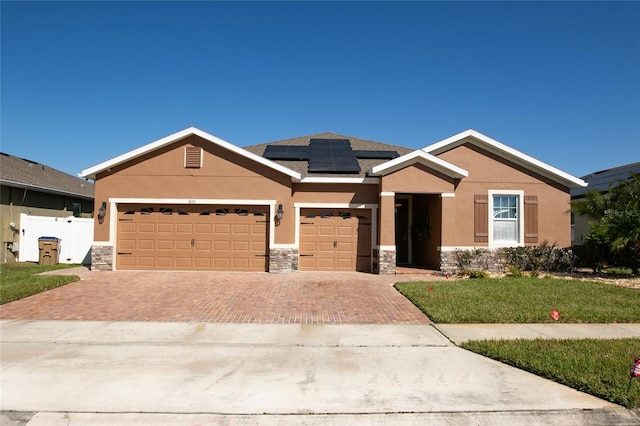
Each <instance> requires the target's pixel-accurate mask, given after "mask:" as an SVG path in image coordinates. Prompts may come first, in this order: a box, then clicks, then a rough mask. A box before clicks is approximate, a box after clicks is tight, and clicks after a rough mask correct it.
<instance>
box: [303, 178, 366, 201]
mask: <svg viewBox="0 0 640 426" xmlns="http://www.w3.org/2000/svg"><path fill="white" fill-rule="evenodd" d="M378 191H379V186H378V185H370V184H367V185H364V184H344V183H331V184H319V183H304V184H303V183H294V184H293V201H294V202H296V203H349V204H378Z"/></svg>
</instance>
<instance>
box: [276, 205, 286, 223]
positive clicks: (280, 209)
mask: <svg viewBox="0 0 640 426" xmlns="http://www.w3.org/2000/svg"><path fill="white" fill-rule="evenodd" d="M276 214H277V216H278V220H282V216H284V210H282V204H278V211H277V212H276Z"/></svg>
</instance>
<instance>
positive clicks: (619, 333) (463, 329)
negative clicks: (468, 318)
mask: <svg viewBox="0 0 640 426" xmlns="http://www.w3.org/2000/svg"><path fill="white" fill-rule="evenodd" d="M433 326H434V327H435V328H437V329H438V331H440V332H441V333H442V334H444V335H445V336H447V338H448V339H449V340H451V341H452V342H453V343H455V344H456V345H459V344H461V343H464V342H466V341H468V340H499V339H621V338H634V337H636V338H639V339H640V324H625V323H618V324H557V323H555V324H433ZM639 355H640V354H639Z"/></svg>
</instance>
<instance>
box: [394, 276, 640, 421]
mask: <svg viewBox="0 0 640 426" xmlns="http://www.w3.org/2000/svg"><path fill="white" fill-rule="evenodd" d="M395 287H396V288H397V289H398V290H399V291H400V292H401V293H402V294H403V295H404V296H405V297H407V298H408V299H409V300H411V302H413V304H414V305H416V306H417V307H418V308H420V310H422V312H424V313H425V314H426V315H427V316H428V317H429V318H431V320H433V321H435V322H436V323H545V322H555V320H554V319H552V318H551V316H550V313H551V311H552V310H553V309H556V310H557V311H559V312H560V318H559V320H558V322H564V323H616V322H640V290H633V289H628V288H624V287H616V286H614V285H611V284H603V283H598V282H590V281H577V280H562V279H551V278H543V279H539V278H531V277H521V278H502V279H472V280H452V281H442V282H440V281H439V282H415V283H398V284H396V285H395ZM461 346H462V347H463V348H466V349H469V350H471V351H473V352H477V353H479V354H481V355H485V356H488V357H490V358H493V359H496V360H498V361H501V362H504V363H506V364H509V365H513V366H515V367H518V368H521V369H523V370H527V371H530V372H532V373H534V374H537V375H539V376H542V377H545V378H548V379H551V380H554V381H556V382H559V383H563V384H565V385H568V386H571V387H573V388H575V389H578V390H580V391H583V392H587V393H589V394H592V395H595V396H598V397H600V398H603V399H606V400H608V401H611V402H614V403H616V404H620V405H623V406H625V407H629V408H631V407H638V406H640V378H637V379H633V380H632V382H631V385H629V371H630V370H631V364H632V362H633V360H634V358H635V357H640V340H638V339H615V340H608V339H607V340H599V339H582V340H545V339H538V340H522V339H519V340H483V341H470V342H466V343H464V344H463V345H461Z"/></svg>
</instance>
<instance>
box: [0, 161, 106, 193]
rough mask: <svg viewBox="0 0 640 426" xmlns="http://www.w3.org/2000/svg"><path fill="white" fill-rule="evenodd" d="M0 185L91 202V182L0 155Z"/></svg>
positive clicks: (33, 163) (46, 167)
mask: <svg viewBox="0 0 640 426" xmlns="http://www.w3.org/2000/svg"><path fill="white" fill-rule="evenodd" d="M0 184H2V185H4V186H10V187H14V188H25V189H30V190H34V191H39V192H48V193H52V194H59V195H65V196H74V197H77V198H84V199H88V200H93V197H94V186H93V183H92V182H88V181H85V180H84V179H80V178H77V177H75V176H72V175H70V174H67V173H64V172H61V171H60V170H56V169H54V168H51V167H48V166H46V165H44V164H40V163H37V162H35V161H31V160H27V159H24V158H19V157H15V156H13V155H9V154H5V153H0Z"/></svg>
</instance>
